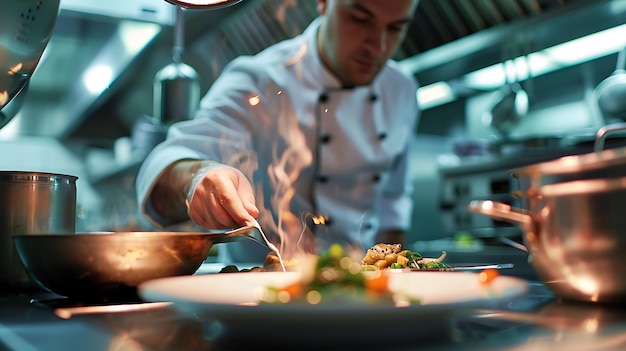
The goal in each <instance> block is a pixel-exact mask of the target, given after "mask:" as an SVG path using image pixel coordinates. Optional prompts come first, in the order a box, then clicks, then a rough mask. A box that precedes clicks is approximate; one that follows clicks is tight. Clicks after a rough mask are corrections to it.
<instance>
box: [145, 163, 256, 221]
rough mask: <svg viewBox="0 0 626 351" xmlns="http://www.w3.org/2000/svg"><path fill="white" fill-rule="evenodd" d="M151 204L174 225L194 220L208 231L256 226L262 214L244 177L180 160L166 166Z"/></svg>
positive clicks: (233, 171)
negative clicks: (256, 219)
mask: <svg viewBox="0 0 626 351" xmlns="http://www.w3.org/2000/svg"><path fill="white" fill-rule="evenodd" d="M150 202H151V204H152V208H153V209H154V211H156V212H157V213H158V214H159V215H161V216H162V217H164V218H167V219H169V221H170V222H172V223H180V222H183V221H187V220H189V218H191V219H192V220H193V221H195V222H196V223H198V224H199V225H201V226H203V227H206V228H209V229H228V228H233V227H238V226H243V225H250V224H254V223H255V220H254V219H255V218H256V217H258V215H259V210H258V209H257V207H256V206H255V205H254V203H255V197H254V192H253V190H252V185H251V184H250V182H249V181H248V179H247V178H246V177H245V176H244V174H243V173H242V172H241V171H239V170H237V169H235V168H232V167H229V166H225V165H222V164H218V163H215V162H211V161H201V160H191V159H190V160H180V161H177V162H175V163H173V164H172V165H170V166H169V167H167V168H166V169H165V170H164V171H163V172H162V174H161V175H160V176H159V178H158V179H157V181H156V184H155V186H154V188H153V189H152V193H151V195H150Z"/></svg>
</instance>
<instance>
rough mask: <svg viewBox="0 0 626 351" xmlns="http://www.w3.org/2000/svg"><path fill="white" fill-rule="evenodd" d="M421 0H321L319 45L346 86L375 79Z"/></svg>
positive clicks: (327, 63)
mask: <svg viewBox="0 0 626 351" xmlns="http://www.w3.org/2000/svg"><path fill="white" fill-rule="evenodd" d="M418 3H419V0H386V1H383V0H318V1H317V9H318V12H319V13H320V14H321V15H322V23H321V25H320V29H319V32H318V43H317V45H318V48H319V52H320V56H321V59H322V61H323V62H324V65H325V66H326V67H327V68H328V69H329V70H330V71H332V72H333V73H334V74H335V76H337V78H339V80H340V81H341V83H342V84H343V86H344V87H353V86H357V85H367V84H369V83H371V82H372V80H373V79H374V78H375V77H376V75H377V74H378V72H380V70H381V69H382V68H383V67H384V65H385V63H386V62H387V60H388V59H389V58H390V57H391V55H393V53H394V51H395V50H396V48H397V47H398V45H399V44H400V43H401V42H402V40H403V39H404V36H405V34H406V30H407V28H408V26H409V22H410V21H411V18H412V17H413V13H414V12H415V8H416V7H417V5H418Z"/></svg>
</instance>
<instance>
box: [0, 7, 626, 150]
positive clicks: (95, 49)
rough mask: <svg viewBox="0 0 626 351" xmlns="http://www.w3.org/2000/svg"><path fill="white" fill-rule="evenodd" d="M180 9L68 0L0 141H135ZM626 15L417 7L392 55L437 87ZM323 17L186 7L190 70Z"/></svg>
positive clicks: (167, 57) (602, 10)
mask: <svg viewBox="0 0 626 351" xmlns="http://www.w3.org/2000/svg"><path fill="white" fill-rule="evenodd" d="M174 10H175V9H174V6H173V5H171V4H170V3H168V2H166V1H163V0H109V1H84V0H62V1H61V12H60V15H59V20H58V23H57V27H56V29H55V32H54V33H53V36H52V38H51V41H50V44H49V45H48V48H47V50H46V52H45V53H44V57H43V60H42V62H41V63H40V65H39V67H38V68H37V71H36V72H35V74H34V76H33V78H32V79H31V87H30V91H29V93H28V95H27V97H26V99H27V100H26V102H25V104H24V107H23V109H22V110H21V111H20V113H19V114H18V116H16V117H15V118H14V119H13V121H11V122H10V123H9V124H8V125H7V126H6V127H5V128H3V129H2V130H0V137H9V136H11V135H42V136H49V137H54V138H58V139H62V140H67V139H81V138H100V137H102V138H107V139H111V140H114V139H115V138H118V137H121V136H127V135H129V134H130V131H131V129H132V126H133V124H134V123H135V121H136V120H138V118H140V117H141V116H143V115H150V114H151V113H152V112H153V111H152V106H153V104H152V93H153V92H152V90H153V86H152V82H153V79H154V76H155V73H156V72H157V71H158V70H159V69H161V68H162V67H164V66H165V65H167V64H168V63H170V62H171V47H172V43H173V34H172V32H173V23H174V20H175V11H174ZM585 13H587V14H591V15H592V16H585V15H584V14H585ZM581 14H583V15H582V18H581ZM625 14H626V6H625V2H624V1H623V0H567V1H564V0H507V1H497V0H484V1H470V0H421V1H420V5H419V6H418V9H417V13H416V16H415V20H414V22H413V23H412V24H411V26H410V28H409V33H408V37H407V39H406V40H405V42H404V43H402V45H401V47H400V50H399V51H398V53H397V54H396V56H395V57H394V58H396V59H397V60H399V61H401V62H403V64H404V66H405V67H407V69H408V70H409V71H410V72H411V73H413V74H414V75H415V76H416V77H417V78H418V80H419V81H420V83H422V84H430V83H433V82H436V81H438V80H447V79H453V78H455V77H459V76H461V75H463V74H466V73H468V72H471V71H474V70H477V69H480V68H482V67H486V66H488V65H491V64H494V63H496V62H499V61H500V60H501V59H502V45H501V42H502V41H503V40H505V39H506V38H507V36H510V35H511V33H512V32H522V31H527V30H529V28H530V29H532V28H535V30H534V37H532V38H533V40H535V44H536V45H538V46H550V45H553V44H555V43H558V42H563V41H567V40H571V39H574V38H575V37H577V36H582V35H586V34H590V33H593V32H594V31H598V30H602V29H606V28H609V27H611V26H615V25H617V24H620V22H621V18H623V16H624V15H625ZM235 15H237V16H235ZM315 16H317V12H316V6H315V2H314V1H311V0H246V1H242V2H241V3H240V4H237V5H236V6H231V7H228V8H225V9H220V10H215V11H195V10H190V11H186V17H187V23H186V38H185V39H186V43H185V47H186V48H187V50H186V55H185V62H187V63H189V64H190V65H191V66H193V67H194V68H196V69H197V70H198V72H199V74H200V79H201V84H202V87H201V88H202V91H203V92H204V91H206V90H207V89H208V87H210V85H211V84H212V82H213V81H214V79H215V78H216V77H217V76H218V75H219V73H220V72H221V70H222V69H223V67H224V66H225V65H226V64H227V63H228V62H229V61H230V60H232V59H233V58H235V57H236V56H239V55H247V54H255V53H257V52H259V51H260V50H262V49H263V48H265V47H267V46H269V45H271V44H273V43H276V42H278V41H280V40H283V39H286V38H289V37H292V36H294V35H297V34H298V33H300V32H301V31H302V30H303V29H304V27H306V25H308V23H310V21H311V20H312V19H313V18H315ZM568 18H571V19H572V20H571V21H570V20H568ZM551 23H554V25H551ZM564 24H565V25H564ZM129 33H135V34H129ZM128 39H134V40H132V41H131V42H132V43H129V40H128ZM537 49H540V47H537ZM103 63H107V65H108V67H109V68H108V69H104V70H100V71H98V70H96V71H91V72H93V74H94V76H95V77H100V78H96V79H95V80H94V81H95V82H96V83H100V84H99V85H98V84H96V85H94V86H92V87H91V89H93V90H92V91H90V90H89V89H88V87H87V86H86V85H85V81H84V76H85V74H86V73H87V72H89V71H90V68H92V67H97V66H98V65H100V68H101V69H102V68H103V67H104V66H105V65H101V64H103ZM611 69H612V67H607V70H608V71H607V73H610V70H611Z"/></svg>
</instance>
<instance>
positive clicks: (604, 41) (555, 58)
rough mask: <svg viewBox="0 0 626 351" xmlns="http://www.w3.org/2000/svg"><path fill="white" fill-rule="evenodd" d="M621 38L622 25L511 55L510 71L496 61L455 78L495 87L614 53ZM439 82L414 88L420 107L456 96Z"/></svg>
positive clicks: (625, 30) (472, 85) (476, 85)
mask: <svg viewBox="0 0 626 351" xmlns="http://www.w3.org/2000/svg"><path fill="white" fill-rule="evenodd" d="M624 38H626V25H620V26H617V27H613V28H610V29H606V30H603V31H600V32H597V33H594V34H590V35H587V36H584V37H581V38H578V39H575V40H571V41H568V42H566V43H563V44H559V45H555V46H552V47H549V48H546V49H543V50H540V51H536V52H533V53H530V54H528V55H526V56H520V57H516V58H513V59H511V60H509V61H510V62H512V63H513V65H512V67H513V71H511V69H509V68H507V67H505V66H506V65H505V64H504V63H497V64H495V65H491V66H488V67H485V68H482V69H480V70H477V71H474V72H471V73H468V74H466V75H464V76H463V77H461V78H460V79H459V81H460V82H461V83H462V85H463V86H465V87H468V88H471V89H477V90H495V89H498V88H500V87H501V86H503V85H504V84H506V83H507V81H512V80H521V78H529V77H537V76H541V75H544V74H547V73H550V72H554V71H557V70H560V69H564V68H567V67H571V66H575V65H579V64H581V63H584V62H588V61H591V60H595V59H597V58H600V57H604V56H607V55H610V54H613V53H616V52H618V51H620V50H621V49H622V48H623V47H624V46H625V45H626V40H625V39H624ZM507 76H508V77H509V79H507ZM511 76H513V79H511ZM442 83H445V82H436V83H433V84H429V85H426V86H423V87H421V88H420V89H419V90H418V92H417V99H418V103H419V105H420V106H421V108H422V109H427V108H432V107H436V106H439V105H442V104H445V103H448V102H451V101H454V100H455V99H456V97H455V96H454V92H453V90H452V89H449V90H447V92H446V90H444V89H442ZM446 85H448V84H446ZM448 88H449V85H448ZM433 96H437V99H433V98H432V97H433Z"/></svg>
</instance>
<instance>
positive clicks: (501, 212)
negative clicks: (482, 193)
mask: <svg viewBox="0 0 626 351" xmlns="http://www.w3.org/2000/svg"><path fill="white" fill-rule="evenodd" d="M467 208H468V210H469V211H470V212H475V213H480V214H484V215H486V216H489V217H491V218H494V219H498V220H504V221H508V222H513V223H517V224H519V225H520V226H521V227H522V229H524V230H526V231H529V230H531V229H532V227H533V220H532V217H531V216H530V215H529V214H528V213H527V212H526V211H525V210H522V209H518V208H512V207H511V206H509V205H507V204H505V203H502V202H497V201H491V200H474V201H471V202H470V204H469V205H468V207H467Z"/></svg>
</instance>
